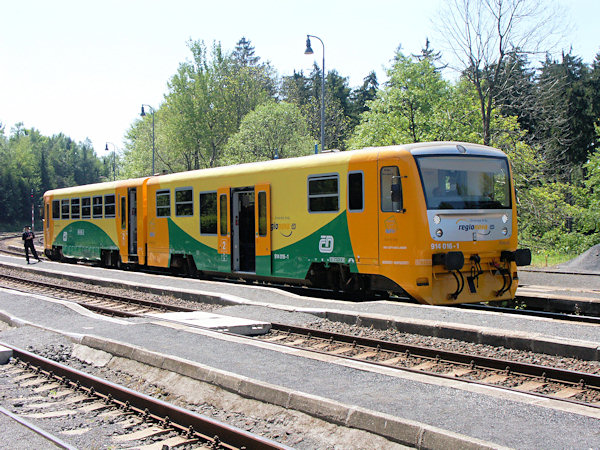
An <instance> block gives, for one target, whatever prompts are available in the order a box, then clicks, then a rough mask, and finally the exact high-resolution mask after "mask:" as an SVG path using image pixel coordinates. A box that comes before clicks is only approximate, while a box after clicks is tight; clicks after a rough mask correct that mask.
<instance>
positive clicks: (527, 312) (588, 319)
mask: <svg viewBox="0 0 600 450" xmlns="http://www.w3.org/2000/svg"><path fill="white" fill-rule="evenodd" d="M456 307H457V308H460V309H468V310H473V311H489V312H500V313H503V314H515V315H521V316H527V317H544V318H547V319H555V320H567V321H569V322H582V323H591V324H596V325H600V317H596V316H583V315H577V314H565V313H557V312H551V311H537V310H533V309H513V308H505V307H501V306H492V305H483V304H479V303H473V304H464V305H456Z"/></svg>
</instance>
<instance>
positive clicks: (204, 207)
mask: <svg viewBox="0 0 600 450" xmlns="http://www.w3.org/2000/svg"><path fill="white" fill-rule="evenodd" d="M200 234H217V193H216V192H201V193H200Z"/></svg>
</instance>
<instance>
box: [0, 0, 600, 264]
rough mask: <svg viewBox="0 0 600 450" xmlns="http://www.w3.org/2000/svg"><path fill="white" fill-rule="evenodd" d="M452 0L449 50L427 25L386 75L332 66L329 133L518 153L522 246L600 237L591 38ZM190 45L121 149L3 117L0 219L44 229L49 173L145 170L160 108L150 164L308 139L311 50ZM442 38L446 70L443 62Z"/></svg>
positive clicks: (58, 176)
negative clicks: (284, 56)
mask: <svg viewBox="0 0 600 450" xmlns="http://www.w3.org/2000/svg"><path fill="white" fill-rule="evenodd" d="M473 4H476V7H477V8H479V9H478V10H476V11H471V10H469V8H473V6H472V5H473ZM507 4H508V5H509V6H510V7H509V8H506V5H507ZM453 5H454V7H453V9H452V8H451V9H450V10H448V11H447V15H446V16H445V17H446V19H445V20H444V21H443V22H441V23H440V24H439V29H440V31H441V34H442V35H443V34H444V33H443V31H444V27H445V26H448V27H452V29H453V30H457V29H459V30H463V31H462V32H461V33H446V34H445V36H446V38H444V39H443V40H440V48H441V47H443V48H444V50H443V51H438V50H437V49H434V48H433V46H432V44H431V42H430V41H429V40H427V41H426V42H424V45H423V49H422V50H421V52H420V53H419V54H414V55H412V54H405V53H404V52H403V51H402V48H401V46H399V47H398V50H397V51H396V53H395V54H394V55H390V57H391V58H392V59H391V63H390V65H389V67H388V69H387V80H386V81H385V82H382V83H380V82H379V80H378V79H377V76H376V74H375V72H374V71H373V72H371V73H369V74H366V76H365V78H364V82H363V84H362V85H360V86H357V87H350V86H349V83H348V78H347V77H344V76H343V75H342V74H339V73H338V72H337V71H336V70H329V71H327V73H326V76H325V105H326V107H325V148H326V149H338V150H340V151H345V150H350V149H355V148H362V147H367V146H382V145H394V144H405V143H411V142H425V141H441V140H457V141H466V142H476V143H483V144H487V145H491V146H494V147H497V148H499V149H501V150H503V151H504V152H505V153H507V154H508V155H509V157H510V159H511V162H512V167H513V172H514V177H515V178H514V184H515V188H516V190H517V194H518V205H517V207H518V214H519V238H520V241H521V246H525V247H529V248H531V249H532V251H533V253H534V254H535V255H538V257H539V256H540V255H541V256H542V257H543V258H548V257H550V258H551V261H552V259H553V258H554V257H558V258H560V259H564V258H568V257H571V256H574V255H576V254H578V253H581V252H583V251H584V250H586V249H588V248H589V247H591V246H593V245H595V244H598V243H600V211H599V208H598V206H599V205H600V147H599V143H600V51H599V52H598V54H597V55H596V57H595V59H594V60H593V61H591V62H584V61H583V60H582V59H581V58H580V57H578V56H577V55H575V54H573V53H572V51H569V52H562V54H560V55H559V56H553V54H552V53H550V51H549V50H547V49H548V48H549V46H550V45H551V43H550V42H549V39H548V38H549V37H553V36H554V35H555V31H556V30H551V29H548V26H549V25H552V24H554V23H555V21H552V20H549V18H548V16H546V14H547V13H553V12H550V11H546V12H545V11H544V9H543V8H540V9H535V8H533V6H535V5H538V6H539V5H542V2H537V3H536V2H528V1H520V0H513V1H509V2H502V1H500V0H495V1H494V0H489V1H487V0H486V1H482V2H468V1H463V2H461V1H456V2H454V3H453ZM498 5H504V9H501V10H498V9H496V10H494V7H495V6H498ZM525 6H526V7H527V8H525ZM542 6H543V5H542ZM511 8H512V9H511ZM486 14H487V16H486ZM448 36H453V37H448ZM315 43H316V42H315V41H314V40H313V45H314V44H315ZM544 46H546V47H544ZM188 47H189V51H190V58H189V59H188V60H186V61H184V62H182V63H181V64H180V66H179V68H178V70H177V72H176V73H175V74H173V75H172V77H171V78H170V79H169V81H168V89H167V92H166V93H165V94H164V99H163V102H162V103H161V104H160V105H159V106H158V107H157V108H156V110H153V109H151V108H148V107H147V108H146V111H145V112H146V115H145V116H144V117H140V118H139V119H138V120H137V121H135V122H134V123H133V124H131V127H130V128H129V130H128V132H127V135H126V136H125V148H124V149H123V151H119V152H117V148H116V147H115V146H114V145H112V144H111V147H110V148H109V150H113V152H109V153H107V154H105V155H104V156H100V157H99V156H98V155H96V154H95V153H94V151H93V148H92V146H91V143H90V142H89V141H86V142H74V141H73V140H72V139H70V138H69V137H68V136H65V135H63V134H57V135H53V136H44V135H42V134H41V133H40V132H39V131H37V130H36V129H35V128H24V126H23V125H22V124H17V125H16V126H14V127H13V128H12V129H11V130H9V131H7V130H6V129H5V127H4V126H3V125H2V123H0V211H2V212H3V214H2V216H0V229H5V230H11V229H13V230H16V229H20V228H21V227H22V226H23V225H25V224H27V223H31V212H32V205H33V206H34V210H35V215H36V220H37V224H36V227H37V228H38V229H39V226H40V224H41V222H40V218H39V215H38V212H37V211H38V209H39V206H40V204H41V196H42V195H43V193H44V192H45V191H47V190H49V189H55V188H60V187H67V186H75V185H82V184H88V183H96V182H101V181H108V180H112V179H125V178H131V177H137V176H145V175H149V174H150V173H151V171H152V166H151V164H152V151H153V150H152V149H153V142H152V130H153V127H152V124H153V121H154V132H155V135H154V149H155V150H154V154H155V168H154V169H155V170H154V172H155V173H163V172H167V173H173V172H179V171H186V170H193V169H199V168H206V167H216V166H221V165H228V164H238V163H243V162H250V161H258V160H268V159H274V158H287V157H293V156H300V155H306V154H311V153H314V152H315V145H317V144H318V143H319V141H320V123H321V116H320V113H321V83H322V75H323V74H322V72H321V69H320V67H319V66H318V65H315V66H314V67H313V70H312V71H311V72H310V73H304V72H294V73H293V74H292V75H289V76H279V74H278V73H277V70H276V69H275V68H273V67H272V66H271V65H270V63H268V62H263V61H262V59H261V58H260V57H259V56H257V55H256V52H255V48H254V47H253V45H252V43H251V41H250V40H248V39H246V38H245V37H242V38H241V39H240V40H239V41H238V42H237V43H236V44H235V46H233V49H231V50H228V49H226V48H224V47H223V46H222V45H221V43H218V42H215V43H212V44H210V45H207V44H206V43H205V42H203V41H192V40H190V41H189V42H188ZM315 51H316V52H318V47H315ZM451 54H452V56H454V58H452V59H453V61H455V62H454V67H452V69H454V70H455V72H454V73H458V74H459V75H458V76H457V77H454V78H453V79H449V77H448V76H447V74H448V71H449V69H450V68H449V67H448V66H447V64H446V63H444V62H443V61H446V60H449V59H450V58H446V57H445V56H450V55H451ZM540 55H541V60H540ZM107 148H108V144H107Z"/></svg>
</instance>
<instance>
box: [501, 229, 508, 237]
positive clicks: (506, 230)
mask: <svg viewBox="0 0 600 450" xmlns="http://www.w3.org/2000/svg"><path fill="white" fill-rule="evenodd" d="M502 234H503V235H504V236H506V235H507V234H508V228H506V227H504V228H502Z"/></svg>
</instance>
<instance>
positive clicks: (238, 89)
mask: <svg viewBox="0 0 600 450" xmlns="http://www.w3.org/2000/svg"><path fill="white" fill-rule="evenodd" d="M188 46H189V49H190V51H191V53H192V61H186V62H184V63H182V64H180V66H179V69H178V70H177V73H176V74H175V75H173V77H171V80H170V81H169V83H168V87H169V91H168V93H167V94H166V95H165V101H164V103H163V104H162V105H161V106H160V108H159V109H158V110H157V111H156V114H155V116H154V120H155V123H154V131H155V142H154V146H155V157H156V163H155V172H162V171H163V170H166V171H168V172H180V171H185V170H193V169H200V168H206V167H215V166H218V165H221V164H222V163H223V161H224V157H225V155H224V151H225V145H226V144H227V141H228V139H229V138H230V137H231V136H232V135H233V134H235V133H236V132H237V131H238V129H239V126H240V123H241V121H242V118H243V117H244V116H245V115H246V114H248V113H249V112H251V111H253V110H254V109H255V108H256V107H257V106H258V105H260V104H262V103H264V102H266V101H268V100H270V99H271V98H272V95H273V93H274V90H275V88H274V86H275V80H274V75H273V73H272V69H271V68H270V66H269V65H268V64H261V63H259V58H258V57H255V56H254V48H253V47H252V46H251V45H250V42H249V41H247V40H246V39H245V38H242V39H241V40H240V41H239V42H238V46H237V47H236V50H235V51H234V52H232V53H227V52H224V51H223V49H222V47H221V45H220V44H217V43H215V44H214V45H213V46H212V49H211V52H210V55H209V54H208V51H207V49H206V46H205V45H204V43H203V42H202V41H195V42H194V41H191V42H189V44H188ZM151 126H152V118H151V117H150V116H146V117H145V118H144V120H139V121H137V122H136V123H134V124H133V125H132V127H131V129H130V130H129V131H128V134H127V137H128V140H129V144H128V145H127V148H126V150H125V152H124V162H123V164H124V172H125V173H126V174H128V175H142V174H149V173H150V172H151V170H150V163H151V158H152V155H151V152H152V139H151V136H152V129H151Z"/></svg>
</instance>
